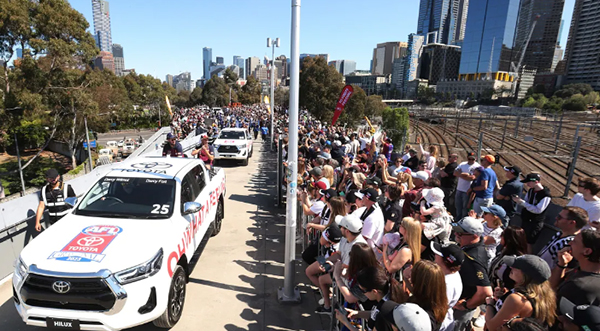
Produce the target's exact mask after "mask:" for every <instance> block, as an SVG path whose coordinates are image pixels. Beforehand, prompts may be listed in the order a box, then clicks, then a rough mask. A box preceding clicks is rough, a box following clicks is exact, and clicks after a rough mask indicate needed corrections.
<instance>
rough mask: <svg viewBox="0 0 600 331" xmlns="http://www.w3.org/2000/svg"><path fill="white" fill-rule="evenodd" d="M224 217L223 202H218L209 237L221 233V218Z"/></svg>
mask: <svg viewBox="0 0 600 331" xmlns="http://www.w3.org/2000/svg"><path fill="white" fill-rule="evenodd" d="M224 217H225V210H224V206H223V202H221V200H219V204H218V205H217V214H216V215H215V221H214V222H212V224H211V225H210V226H211V229H212V233H211V234H210V236H211V237H214V236H216V235H218V234H219V232H221V227H223V218H224Z"/></svg>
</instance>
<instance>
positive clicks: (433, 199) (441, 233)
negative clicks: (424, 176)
mask: <svg viewBox="0 0 600 331" xmlns="http://www.w3.org/2000/svg"><path fill="white" fill-rule="evenodd" d="M421 193H422V195H423V200H424V201H421V215H423V216H431V220H430V221H429V222H426V223H423V234H425V236H426V237H427V239H429V240H431V239H433V238H434V237H438V238H440V240H441V241H442V242H444V243H445V242H447V241H448V240H449V239H450V233H451V232H452V228H451V227H450V223H451V217H450V216H449V215H448V212H447V211H446V207H444V191H442V189H440V188H438V187H434V188H428V189H424V190H423V191H422V192H421ZM427 204H429V206H430V207H429V208H427Z"/></svg>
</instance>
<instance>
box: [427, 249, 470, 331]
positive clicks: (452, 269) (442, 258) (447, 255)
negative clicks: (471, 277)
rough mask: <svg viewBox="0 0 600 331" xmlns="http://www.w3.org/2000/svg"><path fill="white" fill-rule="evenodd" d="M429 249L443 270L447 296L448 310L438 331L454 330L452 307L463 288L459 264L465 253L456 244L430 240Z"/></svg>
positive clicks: (462, 260)
mask: <svg viewBox="0 0 600 331" xmlns="http://www.w3.org/2000/svg"><path fill="white" fill-rule="evenodd" d="M431 250H432V251H433V253H434V254H435V263H437V264H438V265H439V266H440V267H441V268H442V271H443V272H444V275H445V276H444V278H445V281H446V296H447V297H448V312H447V313H446V317H445V318H444V321H443V322H442V325H441V326H440V331H444V330H454V310H453V309H452V307H454V305H455V304H456V303H457V302H458V300H459V299H460V295H461V293H462V290H463V284H462V279H461V278H460V274H459V273H458V272H459V271H460V266H461V265H462V263H463V262H464V260H465V253H464V252H463V251H462V249H460V247H459V246H458V245H456V244H439V243H436V242H433V241H432V242H431Z"/></svg>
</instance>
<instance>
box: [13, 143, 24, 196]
mask: <svg viewBox="0 0 600 331" xmlns="http://www.w3.org/2000/svg"><path fill="white" fill-rule="evenodd" d="M15 147H16V148H17V162H18V163H19V176H21V189H22V191H21V196H25V181H24V180H23V168H21V153H20V152H19V140H17V134H16V133H15Z"/></svg>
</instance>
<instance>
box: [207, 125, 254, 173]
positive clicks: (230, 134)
mask: <svg viewBox="0 0 600 331" xmlns="http://www.w3.org/2000/svg"><path fill="white" fill-rule="evenodd" d="M213 147H214V154H215V161H217V160H240V161H242V162H243V164H244V165H248V159H249V158H250V157H252V137H251V136H250V133H249V132H248V130H246V129H242V128H227V129H223V130H222V131H221V133H219V136H218V137H217V139H216V140H215V141H214V142H213Z"/></svg>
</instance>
